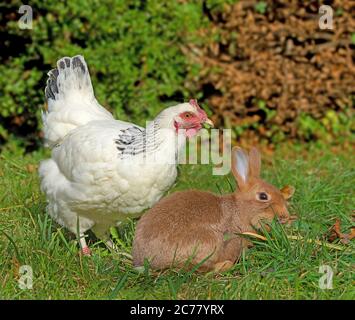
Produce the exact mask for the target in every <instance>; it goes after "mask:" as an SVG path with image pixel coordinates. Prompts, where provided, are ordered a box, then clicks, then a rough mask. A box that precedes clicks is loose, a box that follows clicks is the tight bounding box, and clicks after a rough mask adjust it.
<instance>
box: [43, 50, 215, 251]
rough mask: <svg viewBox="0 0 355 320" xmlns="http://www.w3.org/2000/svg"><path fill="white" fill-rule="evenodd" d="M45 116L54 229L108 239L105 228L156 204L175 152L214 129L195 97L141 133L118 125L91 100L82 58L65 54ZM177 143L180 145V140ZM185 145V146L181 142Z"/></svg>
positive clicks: (46, 177) (169, 178) (171, 177)
mask: <svg viewBox="0 0 355 320" xmlns="http://www.w3.org/2000/svg"><path fill="white" fill-rule="evenodd" d="M48 76H49V78H48V80H47V86H46V88H45V96H46V99H47V102H48V108H47V110H46V111H45V112H43V123H44V135H45V139H46V144H47V145H48V146H49V147H51V148H52V154H51V158H50V159H47V160H44V161H42V162H41V164H40V167H39V175H40V178H41V189H42V190H43V192H44V193H45V194H46V197H47V202H48V206H47V211H48V213H49V215H50V216H51V217H53V218H54V220H56V221H57V222H58V223H59V224H61V225H62V226H64V227H66V228H68V229H69V230H70V231H71V232H73V233H75V234H76V233H77V232H78V233H79V236H80V244H81V249H82V252H83V254H86V255H89V254H90V249H89V247H88V246H87V243H86V240H85V236H84V233H85V232H86V231H87V230H89V229H92V231H93V232H94V233H95V234H96V235H97V236H98V237H100V238H102V239H105V240H107V244H108V245H109V246H112V242H110V240H109V238H108V230H109V228H110V227H111V226H115V225H118V224H119V223H120V222H121V221H122V220H123V219H125V218H126V217H134V216H138V215H139V214H140V213H141V212H142V211H143V210H144V209H147V208H149V207H151V206H152V205H154V204H155V203H156V202H157V201H158V200H159V199H160V198H161V197H162V195H163V194H164V193H165V192H166V191H167V190H168V189H169V188H170V187H171V186H172V184H173V183H174V181H175V179H176V176H177V168H176V163H175V162H176V161H175V159H176V155H177V153H178V152H179V149H181V148H182V147H183V144H184V140H185V139H177V136H178V133H179V134H180V133H181V130H182V131H183V133H184V134H185V136H187V137H191V136H193V135H195V134H197V132H198V131H199V130H200V129H201V127H202V124H203V123H208V124H210V125H212V122H211V120H209V119H208V118H207V115H206V113H205V112H204V111H203V110H202V109H201V108H200V107H199V106H198V104H197V102H196V101H195V100H190V102H189V103H181V104H178V105H176V106H173V107H170V108H167V109H165V110H163V111H162V112H161V113H160V114H159V115H158V116H157V117H156V118H155V119H154V120H153V121H151V122H150V123H148V124H147V126H146V128H142V127H139V126H137V125H134V124H131V123H127V122H123V121H119V120H115V119H114V118H113V116H112V115H111V113H110V112H108V111H107V110H106V109H104V108H103V107H102V106H101V105H100V104H99V103H98V102H97V100H96V98H95V96H94V91H93V87H92V84H91V79H90V75H89V71H88V68H87V65H86V62H85V60H84V58H83V57H82V56H75V57H72V58H69V57H64V58H62V59H60V60H59V61H58V62H57V68H55V69H53V70H51V71H50V72H49V73H48ZM177 141H179V142H177ZM181 141H182V142H181Z"/></svg>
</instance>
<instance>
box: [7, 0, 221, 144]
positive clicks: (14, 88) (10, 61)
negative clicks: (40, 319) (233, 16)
mask: <svg viewBox="0 0 355 320" xmlns="http://www.w3.org/2000/svg"><path fill="white" fill-rule="evenodd" d="M209 2H211V3H212V4H214V2H215V1H209ZM21 4H22V3H21V1H10V2H9V3H4V4H1V5H0V12H1V13H0V17H1V25H0V34H1V36H2V41H3V44H2V45H1V46H2V50H1V52H0V62H1V63H0V74H1V76H0V105H1V108H0V138H2V140H3V141H4V140H7V139H8V138H9V137H8V130H10V131H11V128H13V124H14V121H15V122H16V123H17V124H22V123H26V125H30V126H32V127H31V128H30V129H31V130H29V131H35V130H37V129H38V127H37V126H38V123H37V119H40V117H39V115H40V112H39V110H40V108H41V106H42V105H43V104H44V102H45V101H44V87H45V82H46V73H47V72H48V71H49V70H50V69H52V68H53V67H54V66H55V63H56V61H57V60H58V59H59V58H61V57H63V56H73V55H76V54H82V55H84V56H85V58H86V61H87V63H88V65H89V69H90V72H91V75H92V79H93V85H94V89H95V93H96V96H97V98H98V100H99V102H100V103H101V104H103V105H104V106H105V107H107V108H108V109H110V110H111V111H113V112H114V113H115V116H117V117H118V118H120V119H123V120H130V121H137V122H139V123H141V124H142V123H143V122H144V120H145V119H146V118H147V117H148V118H149V117H150V118H151V117H152V116H154V115H155V114H156V113H157V112H158V111H159V110H161V109H162V108H163V106H164V104H167V103H169V102H171V101H172V100H183V99H184V98H187V97H188V96H189V94H188V92H187V91H186V90H185V89H184V88H183V82H184V79H185V76H186V72H187V62H186V58H185V57H184V56H183V54H182V52H181V49H180V47H181V46H182V45H183V44H184V43H187V42H188V41H191V38H192V35H193V31H194V30H196V29H197V28H198V27H200V26H202V20H203V15H202V2H199V1H196V2H191V3H188V2H186V3H179V2H176V1H158V0H150V1H133V0H130V1H126V0H104V1H94V0H88V1H84V0H76V1H42V0H34V1H31V3H30V5H31V7H32V9H33V28H32V30H21V29H20V28H19V25H18V20H19V19H20V17H21V14H19V13H18V9H19V7H20V6H21ZM212 4H211V5H212ZM217 5H218V1H217ZM19 116H21V117H19ZM22 116H23V117H22ZM14 119H15V120H14ZM12 131H13V130H12ZM13 132H14V133H16V134H17V135H19V136H21V132H18V128H16V131H13ZM27 133H28V132H26V133H23V134H22V135H25V134H27ZM26 138H28V137H26ZM0 141H1V140H0Z"/></svg>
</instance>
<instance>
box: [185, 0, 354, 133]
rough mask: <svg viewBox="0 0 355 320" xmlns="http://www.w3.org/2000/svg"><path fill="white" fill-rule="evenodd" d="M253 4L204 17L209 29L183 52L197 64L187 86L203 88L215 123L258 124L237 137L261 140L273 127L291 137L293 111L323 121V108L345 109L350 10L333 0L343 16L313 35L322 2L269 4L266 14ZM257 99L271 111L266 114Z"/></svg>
mask: <svg viewBox="0 0 355 320" xmlns="http://www.w3.org/2000/svg"><path fill="white" fill-rule="evenodd" d="M258 2H259V1H257V0H254V1H252V0H248V1H239V2H238V3H237V4H235V5H233V6H230V7H227V8H226V9H225V11H224V12H223V13H213V12H211V14H210V16H211V17H210V20H212V21H211V23H212V27H211V28H209V29H208V30H201V31H200V34H199V35H200V36H201V38H204V39H209V41H202V42H201V43H202V44H201V45H190V46H189V47H187V48H185V50H184V51H185V53H186V54H187V55H188V56H190V57H191V59H192V60H193V61H196V62H197V63H198V64H200V65H201V66H202V69H201V72H200V74H199V75H198V76H196V77H194V78H193V79H190V80H188V83H187V87H190V88H196V87H197V88H196V89H197V90H201V91H203V93H204V95H205V98H207V100H208V103H209V105H210V106H211V107H212V108H213V111H214V113H215V117H214V118H213V120H214V121H215V122H216V124H219V125H224V126H225V127H231V126H239V127H240V126H247V125H250V124H253V123H257V124H258V126H257V128H258V129H257V130H258V131H259V132H257V133H255V131H254V130H253V131H254V132H252V130H247V131H246V132H245V133H244V134H245V135H249V134H251V135H255V134H258V135H259V136H264V137H267V138H268V135H270V130H274V134H275V130H279V131H281V132H282V133H284V134H286V135H288V136H290V137H297V136H298V135H299V134H300V133H299V124H298V123H297V121H295V119H296V118H297V117H298V116H299V114H300V113H302V112H304V113H307V114H310V115H311V116H312V117H313V118H316V119H322V118H323V117H324V116H325V113H326V111H327V110H329V109H334V110H339V109H344V108H345V107H346V106H351V105H352V101H351V95H354V94H355V87H354V83H355V65H354V44H352V43H351V34H352V32H353V31H354V30H355V18H354V16H353V15H352V14H351V13H352V12H354V10H355V5H354V4H351V2H348V1H344V0H342V1H341V0H338V1H334V2H333V3H332V7H333V8H334V12H336V11H337V10H338V9H339V10H340V9H341V10H342V13H341V14H338V15H336V16H335V17H334V19H333V21H334V29H333V30H320V29H319V26H318V21H319V17H320V15H319V14H318V8H319V6H320V5H321V4H322V2H321V1H302V2H300V1H296V2H294V1H286V0H277V1H271V0H268V1H265V2H266V3H267V8H268V9H267V11H266V12H265V14H260V13H258V12H257V11H256V10H255V5H256V4H257V3H258ZM216 39H217V40H216ZM258 100H263V101H265V103H266V105H265V106H266V108H267V109H269V110H271V111H275V112H274V113H273V114H269V115H268V114H266V111H265V110H264V111H263V110H261V109H260V106H258V103H257V101H258ZM275 128H277V129H275ZM250 138H252V137H250Z"/></svg>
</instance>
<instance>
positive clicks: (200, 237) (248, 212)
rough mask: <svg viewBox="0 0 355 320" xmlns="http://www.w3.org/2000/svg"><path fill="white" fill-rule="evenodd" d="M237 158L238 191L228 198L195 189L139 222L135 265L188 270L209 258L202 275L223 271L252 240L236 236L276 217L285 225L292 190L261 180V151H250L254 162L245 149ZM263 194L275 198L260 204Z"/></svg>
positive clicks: (178, 194)
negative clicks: (204, 272)
mask: <svg viewBox="0 0 355 320" xmlns="http://www.w3.org/2000/svg"><path fill="white" fill-rule="evenodd" d="M232 154H233V156H234V157H235V158H233V159H232V169H233V174H234V176H235V178H236V180H237V183H238V186H239V190H237V191H235V192H234V193H233V194H229V195H224V196H218V195H215V194H212V193H209V192H203V191H197V190H190V191H183V192H176V193H174V194H172V195H170V196H168V197H166V198H164V199H162V200H161V201H160V202H158V203H157V204H156V205H155V206H154V207H153V208H152V209H150V210H149V211H148V212H147V213H146V214H145V215H144V216H143V217H142V218H141V219H140V221H139V222H138V225H137V229H136V235H135V239H134V243H133V262H134V265H135V266H141V265H143V264H144V260H145V259H148V261H149V263H150V266H151V267H152V268H154V269H165V268H169V267H174V266H175V267H182V266H186V267H188V266H191V265H196V264H197V263H200V262H202V261H203V260H205V261H204V262H203V263H202V264H201V266H200V267H199V270H200V271H208V270H216V271H224V270H227V269H229V268H230V267H232V266H233V265H234V263H235V262H236V261H237V259H238V258H239V255H240V253H241V251H242V249H243V248H245V247H246V246H248V241H246V240H245V239H243V238H242V237H239V236H236V235H235V233H241V232H245V231H254V228H258V227H260V222H261V220H267V221H271V220H272V219H273V218H274V216H275V215H277V216H278V218H279V219H280V220H281V221H286V220H287V219H288V218H289V213H288V211H287V208H286V199H288V198H289V197H290V196H291V195H292V193H293V191H294V190H293V188H284V189H283V190H282V191H280V190H278V189H277V188H275V187H274V186H272V185H270V184H268V183H267V182H265V181H263V180H261V179H260V177H259V175H260V155H259V153H258V151H257V150H256V149H252V150H251V152H250V153H249V159H248V156H247V155H246V154H245V153H244V151H243V150H242V149H240V148H235V149H233V152H232ZM238 155H239V161H241V163H242V164H243V160H245V159H246V162H247V168H246V169H245V161H244V167H243V165H241V166H239V170H238V166H237V161H238ZM243 157H244V158H243ZM243 170H244V171H243ZM245 170H246V171H245ZM243 174H244V175H247V179H244V178H243ZM260 192H264V193H266V194H267V195H268V196H269V197H270V198H271V200H270V201H258V200H257V199H256V196H257V197H259V193H260ZM282 192H283V193H282Z"/></svg>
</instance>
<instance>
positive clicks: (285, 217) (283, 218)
mask: <svg viewBox="0 0 355 320" xmlns="http://www.w3.org/2000/svg"><path fill="white" fill-rule="evenodd" d="M277 221H278V222H279V223H281V224H285V223H287V222H288V216H284V215H281V216H279V217H278V218H277Z"/></svg>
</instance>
